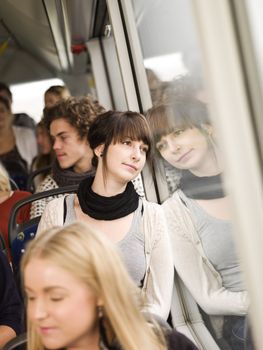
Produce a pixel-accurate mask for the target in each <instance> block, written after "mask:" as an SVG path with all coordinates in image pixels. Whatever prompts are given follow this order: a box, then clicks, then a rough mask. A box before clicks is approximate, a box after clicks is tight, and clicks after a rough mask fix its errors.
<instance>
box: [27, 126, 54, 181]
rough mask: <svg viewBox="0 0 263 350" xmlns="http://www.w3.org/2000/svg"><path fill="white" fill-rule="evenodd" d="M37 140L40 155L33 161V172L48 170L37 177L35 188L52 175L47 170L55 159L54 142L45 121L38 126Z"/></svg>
mask: <svg viewBox="0 0 263 350" xmlns="http://www.w3.org/2000/svg"><path fill="white" fill-rule="evenodd" d="M36 139H37V145H38V155H37V156H36V157H35V158H34V160H33V163H32V169H31V172H33V171H36V170H41V169H46V170H45V171H43V172H41V174H39V175H37V176H36V178H35V179H34V187H37V185H39V184H40V183H41V182H42V181H44V179H45V177H46V176H47V175H49V174H50V172H51V170H50V169H47V168H48V167H50V166H51V164H52V162H53V160H54V158H55V156H54V152H53V149H52V140H51V137H50V134H49V132H48V129H47V127H46V125H45V123H44V120H43V119H41V120H40V122H39V123H38V124H37V126H36Z"/></svg>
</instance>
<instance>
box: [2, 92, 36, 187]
mask: <svg viewBox="0 0 263 350" xmlns="http://www.w3.org/2000/svg"><path fill="white" fill-rule="evenodd" d="M36 153H37V145H36V138H35V134H34V131H33V130H31V129H29V128H25V127H21V126H15V125H13V115H12V111H11V106H10V103H9V100H7V99H6V98H5V97H2V96H0V161H1V162H2V163H3V165H4V166H5V168H6V170H7V171H8V173H9V175H10V177H11V178H12V179H13V180H14V181H15V182H16V183H17V185H18V187H19V188H20V189H21V190H23V189H26V182H27V177H28V174H29V169H30V167H31V163H32V160H33V158H34V157H35V155H36Z"/></svg>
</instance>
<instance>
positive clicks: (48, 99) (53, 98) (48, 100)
mask: <svg viewBox="0 0 263 350" xmlns="http://www.w3.org/2000/svg"><path fill="white" fill-rule="evenodd" d="M60 99H61V98H60V97H59V96H58V95H56V94H52V92H47V93H46V94H45V96H44V100H45V107H48V108H49V107H52V106H54V104H55V103H56V102H58V101H59V100H60Z"/></svg>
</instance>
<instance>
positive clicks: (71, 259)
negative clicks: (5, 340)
mask: <svg viewBox="0 0 263 350" xmlns="http://www.w3.org/2000/svg"><path fill="white" fill-rule="evenodd" d="M36 257H37V258H41V259H48V260H49V262H52V263H54V264H56V265H57V266H59V267H61V268H63V269H65V270H66V271H68V272H69V273H71V274H72V275H74V276H75V277H77V278H79V279H80V280H81V281H83V282H84V283H86V284H87V285H88V286H89V288H91V289H92V290H93V292H94V293H95V295H96V296H97V297H98V298H100V299H101V300H102V302H103V309H104V319H105V320H106V322H105V324H106V328H108V330H109V331H110V332H112V333H113V334H112V335H113V336H115V337H116V339H117V340H118V342H119V344H120V346H121V348H123V349H125V350H140V349H156V350H157V349H158V350H165V349H166V345H165V341H164V338H163V337H162V336H161V337H160V334H158V335H157V334H156V333H155V332H154V331H153V329H152V328H151V327H150V325H149V324H148V323H147V322H146V321H145V319H144V317H143V316H142V314H141V312H140V311H139V308H138V300H139V298H138V295H139V293H138V289H137V287H136V286H135V285H134V283H133V282H132V281H131V279H130V277H129V276H128V274H127V272H126V269H125V268H124V266H123V263H122V261H121V258H120V257H119V255H118V253H117V252H116V251H115V247H114V245H113V244H112V243H111V242H110V241H109V240H107V238H106V237H104V236H103V234H102V233H100V232H97V231H94V230H92V229H91V228H90V227H89V226H88V225H87V224H85V223H83V222H76V223H74V224H71V225H69V226H66V227H64V228H53V229H51V230H48V231H46V232H43V233H42V234H41V235H39V236H37V237H36V238H35V239H34V240H33V241H32V242H31V243H30V244H29V246H28V248H27V250H26V253H25V254H24V256H23V259H22V265H21V269H22V273H23V272H24V270H25V267H26V266H27V264H28V263H29V262H30V261H31V260H32V259H33V258H36ZM158 337H160V339H159V338H158ZM28 350H44V347H43V345H42V344H41V340H40V337H39V336H38V334H37V332H36V331H35V330H34V327H33V325H32V324H31V322H30V320H28Z"/></svg>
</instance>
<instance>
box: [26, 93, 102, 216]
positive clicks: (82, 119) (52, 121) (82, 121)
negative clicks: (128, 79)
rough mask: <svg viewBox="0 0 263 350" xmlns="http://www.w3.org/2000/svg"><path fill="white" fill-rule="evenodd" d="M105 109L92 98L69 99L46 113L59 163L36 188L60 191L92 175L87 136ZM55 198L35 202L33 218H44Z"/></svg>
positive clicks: (46, 120)
mask: <svg viewBox="0 0 263 350" xmlns="http://www.w3.org/2000/svg"><path fill="white" fill-rule="evenodd" d="M104 111H105V110H104V108H103V107H102V106H101V105H100V104H99V103H98V102H97V101H94V100H93V99H92V98H91V97H80V98H76V97H70V98H68V99H67V100H64V101H60V102H58V103H56V104H55V105H54V106H53V107H50V108H45V109H44V123H45V124H46V126H47V129H48V130H49V132H50V135H51V138H52V140H53V149H54V152H55V155H56V160H55V162H54V163H53V165H52V170H51V174H49V175H47V176H46V178H45V179H44V180H43V181H42V183H40V185H39V186H38V187H37V190H36V192H43V191H47V190H51V189H54V188H57V187H62V186H67V185H74V184H78V183H79V182H81V181H82V180H83V179H84V178H86V177H88V176H90V175H92V174H93V168H92V164H91V160H92V157H93V152H92V150H91V149H90V147H89V143H88V139H87V134H88V131H89V127H90V124H91V122H92V121H93V120H94V119H95V118H96V117H97V115H98V114H100V113H102V112H104ZM53 198H54V197H48V198H44V199H41V200H38V201H36V202H34V203H33V204H32V206H31V212H30V217H31V218H34V217H37V216H40V215H42V213H43V211H44V209H45V206H46V205H47V203H48V202H49V201H50V200H51V199H53Z"/></svg>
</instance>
